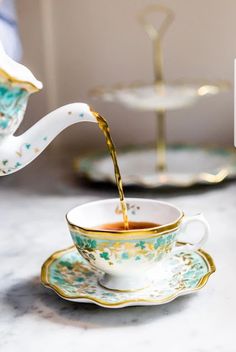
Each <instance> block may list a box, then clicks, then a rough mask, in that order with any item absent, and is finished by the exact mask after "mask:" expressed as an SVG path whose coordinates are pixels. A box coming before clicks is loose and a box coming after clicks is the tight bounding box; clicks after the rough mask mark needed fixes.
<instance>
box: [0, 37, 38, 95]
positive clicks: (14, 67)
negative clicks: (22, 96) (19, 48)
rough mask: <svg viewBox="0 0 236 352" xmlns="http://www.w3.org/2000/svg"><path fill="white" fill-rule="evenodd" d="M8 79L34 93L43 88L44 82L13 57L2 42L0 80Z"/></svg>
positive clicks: (0, 46) (0, 45)
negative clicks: (7, 52)
mask: <svg viewBox="0 0 236 352" xmlns="http://www.w3.org/2000/svg"><path fill="white" fill-rule="evenodd" d="M2 79H4V80H8V81H9V82H11V84H13V85H15V86H21V87H22V88H25V89H26V90H27V91H29V92H31V93H33V92H36V91H38V90H40V89H42V87H43V84H42V82H40V81H38V80H37V79H36V78H35V77H34V75H33V74H32V72H31V71H30V70H29V69H28V68H27V67H25V66H24V65H21V64H19V63H18V62H16V61H14V60H13V59H11V58H10V57H9V56H8V55H7V54H6V52H5V50H4V48H3V45H2V43H1V42H0V81H1V80H2Z"/></svg>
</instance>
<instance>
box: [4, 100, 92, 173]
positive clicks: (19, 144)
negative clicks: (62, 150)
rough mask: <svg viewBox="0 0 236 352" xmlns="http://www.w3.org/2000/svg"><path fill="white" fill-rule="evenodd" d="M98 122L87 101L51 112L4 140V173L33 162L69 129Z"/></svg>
mask: <svg viewBox="0 0 236 352" xmlns="http://www.w3.org/2000/svg"><path fill="white" fill-rule="evenodd" d="M83 121H88V122H97V119H96V117H95V115H94V113H93V112H92V111H91V109H90V107H89V106H88V105H87V104H84V103H73V104H68V105H65V106H62V107H60V108H58V109H56V110H54V111H53V112H51V113H49V114H48V115H46V116H45V117H43V118H42V119H41V120H39V121H38V122H37V123H36V124H35V125H33V126H32V127H31V128H29V129H28V130H27V131H26V132H25V133H23V134H22V135H20V136H17V137H15V136H6V137H4V138H2V139H0V176H4V175H8V174H11V173H13V172H16V171H18V170H20V169H22V168H23V167H25V166H26V165H28V164H29V163H30V162H31V161H33V160H34V159H35V158H36V157H37V156H38V155H39V154H41V153H42V151H43V150H44V149H45V148H46V147H47V146H48V145H49V144H50V142H51V141H52V140H53V139H54V138H55V137H56V136H57V135H58V134H59V133H60V132H61V131H63V130H64V129H65V128H67V127H69V126H70V125H73V124H75V123H78V122H83Z"/></svg>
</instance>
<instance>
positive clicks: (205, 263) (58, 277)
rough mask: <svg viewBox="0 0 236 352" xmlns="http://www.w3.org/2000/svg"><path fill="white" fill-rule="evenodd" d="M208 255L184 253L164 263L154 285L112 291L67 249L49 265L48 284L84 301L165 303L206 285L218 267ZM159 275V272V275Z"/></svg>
mask: <svg viewBox="0 0 236 352" xmlns="http://www.w3.org/2000/svg"><path fill="white" fill-rule="evenodd" d="M209 258H210V257H209V255H208V256H205V255H204V254H202V252H201V253H200V252H181V253H178V254H175V255H173V256H172V257H170V258H169V259H168V261H166V262H165V272H166V276H165V278H164V279H163V277H161V278H160V279H158V276H157V278H156V280H155V281H154V284H153V285H151V286H149V287H147V288H145V289H143V290H138V291H135V292H118V291H114V292H111V291H109V290H106V289H105V288H103V287H102V286H100V285H98V279H99V278H100V277H101V275H103V274H102V273H101V272H100V271H99V270H97V269H95V268H92V267H90V266H89V264H88V263H87V262H86V260H85V259H83V258H82V257H81V256H80V255H79V253H78V252H77V250H76V249H74V248H72V249H71V250H69V251H68V250H67V251H64V253H63V252H62V253H61V254H60V256H59V257H58V258H57V259H54V260H53V261H52V262H51V261H50V262H49V264H48V265H47V282H44V283H45V284H46V285H47V286H52V287H53V288H54V289H55V290H56V291H58V292H60V294H63V295H64V296H65V297H66V298H69V299H72V300H73V299H75V298H76V299H77V300H80V299H81V301H83V299H84V297H87V299H89V300H90V301H95V302H99V301H101V302H104V304H107V305H110V304H114V305H116V304H117V305H119V304H121V303H122V302H124V301H133V302H138V301H139V300H146V301H150V302H153V301H155V302H157V303H160V302H163V300H165V301H168V300H170V299H173V297H176V296H178V295H179V294H183V293H185V291H186V292H191V291H195V290H196V289H198V288H201V287H202V286H203V284H202V282H203V278H204V277H206V276H207V275H210V274H211V273H212V272H214V270H215V268H214V265H213V264H212V262H210V260H211V259H209ZM157 275H158V274H157Z"/></svg>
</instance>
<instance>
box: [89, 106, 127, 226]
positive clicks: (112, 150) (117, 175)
mask: <svg viewBox="0 0 236 352" xmlns="http://www.w3.org/2000/svg"><path fill="white" fill-rule="evenodd" d="M91 111H92V113H93V114H94V116H95V117H96V119H97V122H98V126H99V128H100V129H101V130H102V132H103V134H104V136H105V139H106V144H107V147H108V150H109V153H110V155H111V158H112V161H113V165H114V173H115V179H116V185H117V188H118V192H119V197H120V205H121V210H122V215H123V222H124V228H125V230H128V229H129V219H128V215H127V205H126V202H125V196H124V190H123V184H122V178H121V174H120V169H119V165H118V162H117V156H116V148H115V145H114V143H113V141H112V138H111V135H110V129H109V126H108V123H107V121H106V120H105V119H104V117H102V116H101V115H100V114H99V113H98V112H96V111H94V110H91Z"/></svg>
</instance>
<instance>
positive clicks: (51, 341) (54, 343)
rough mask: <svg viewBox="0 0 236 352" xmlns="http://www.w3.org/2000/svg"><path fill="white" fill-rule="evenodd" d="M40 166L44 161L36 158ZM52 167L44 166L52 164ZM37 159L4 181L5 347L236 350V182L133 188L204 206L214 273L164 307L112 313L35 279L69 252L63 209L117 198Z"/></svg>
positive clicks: (0, 322) (0, 187) (0, 248)
mask: <svg viewBox="0 0 236 352" xmlns="http://www.w3.org/2000/svg"><path fill="white" fill-rule="evenodd" d="M39 159H40V158H39ZM46 161H47V160H46ZM45 164H46V163H45V161H44V160H43V159H42V158H41V159H40V160H39V161H38V162H35V163H34V164H33V165H31V166H29V167H28V168H26V169H24V170H22V172H19V173H17V174H14V175H11V176H7V177H3V178H1V179H0V199H1V210H0V219H1V231H0V240H1V245H0V252H1V266H0V280H1V281H0V282H1V286H0V312H1V314H0V350H1V351H4V352H13V351H14V352H16V351H24V352H27V351H30V352H32V351H33V352H38V351H40V352H41V351H57V352H62V351H63V352H65V351H68V352H78V351H83V350H84V351H86V352H90V351H98V352H100V351H103V352H104V351H108V350H111V351H112V352H118V351H119V352H120V351H128V350H130V351H135V352H139V351H165V352H173V351H175V352H235V351H236V342H235V339H234V335H235V327H236V299H235V289H236V285H235V269H236V255H235V251H236V230H235V228H236V226H235V225H236V182H230V183H225V184H224V185H221V186H217V187H216V186H215V187H201V188H198V187H195V188H193V189H191V190H188V191H174V190H172V191H168V192H159V193H158V192H154V191H152V190H148V191H146V192H145V191H141V190H135V189H132V190H129V191H128V192H127V196H140V197H142V196H143V197H147V198H159V199H163V200H168V201H170V202H173V203H175V204H176V205H178V206H180V207H182V208H183V209H184V210H185V211H186V212H190V213H194V212H196V211H198V210H199V209H201V210H202V211H203V212H204V214H205V216H206V218H207V219H208V221H209V223H210V225H211V228H212V234H211V237H210V239H209V241H208V243H207V245H206V246H205V250H207V251H208V252H209V253H210V254H211V255H212V256H213V258H214V260H215V263H216V267H217V271H216V273H215V274H213V275H212V276H211V277H210V279H209V282H208V284H207V285H206V286H205V287H204V288H203V289H202V290H201V291H199V292H198V293H195V294H193V295H189V296H185V297H180V298H178V299H176V300H175V301H173V302H171V303H168V304H166V305H163V306H155V307H130V308H123V309H117V310H109V309H104V308H100V307H97V306H95V305H90V304H79V303H72V302H67V301H64V300H63V299H61V298H60V297H58V296H57V295H56V294H55V293H54V292H52V291H50V290H48V289H46V288H44V287H43V286H42V285H41V283H40V279H39V275H40V268H41V265H42V263H43V262H44V260H45V259H46V258H47V257H48V256H49V255H50V254H51V253H52V252H54V251H56V250H58V249H62V248H64V247H67V246H70V245H71V239H70V236H69V233H68V230H67V225H66V222H65V219H64V214H65V212H66V211H67V210H68V209H69V208H71V207H73V206H75V205H77V204H79V203H83V202H85V201H88V200H94V199H99V198H108V197H114V196H116V190H115V189H114V188H110V187H105V186H99V187H94V186H92V187H89V185H88V184H86V183H84V182H81V181H80V182H78V183H76V182H75V180H74V179H73V178H72V176H71V175H70V174H69V173H67V172H65V171H62V169H60V168H57V167H54V166H53V163H52V162H50V163H49V165H47V169H46V167H45Z"/></svg>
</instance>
